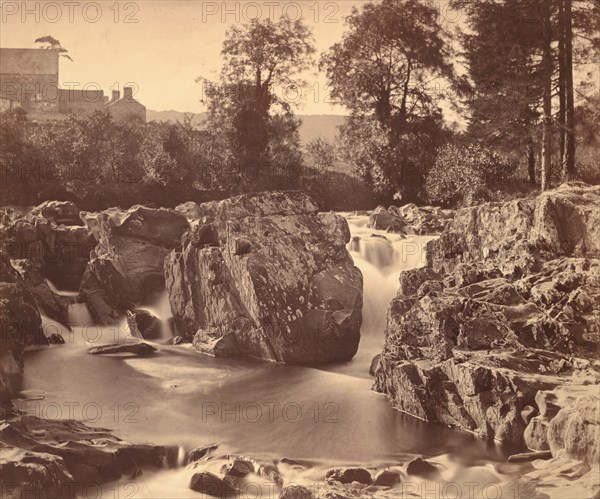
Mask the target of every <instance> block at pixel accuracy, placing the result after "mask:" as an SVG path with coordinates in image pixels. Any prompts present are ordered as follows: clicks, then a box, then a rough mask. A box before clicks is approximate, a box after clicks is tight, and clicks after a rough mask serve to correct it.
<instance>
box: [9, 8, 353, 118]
mask: <svg viewBox="0 0 600 499" xmlns="http://www.w3.org/2000/svg"><path fill="white" fill-rule="evenodd" d="M361 3H363V2H362V1H360V0H358V1H355V0H348V1H337V2H331V1H326V0H323V1H319V2H317V1H314V0H305V1H291V2H287V1H275V0H274V1H269V0H265V1H262V0H259V1H255V2H253V1H242V2H233V1H227V2H222V1H180V0H176V1H173V0H170V1H165V0H143V1H138V2H128V1H121V2H119V3H117V2H115V1H114V0H109V1H100V2H89V1H85V0H83V1H71V2H69V1H56V2H53V1H48V2H27V3H25V2H22V1H14V2H12V1H8V0H2V1H1V3H0V7H1V9H2V10H1V13H0V15H1V16H2V18H1V28H2V29H1V34H0V46H2V47H11V48H18V47H23V48H29V47H30V48H35V47H36V46H37V45H36V44H35V43H34V40H35V39H36V38H38V37H40V36H44V35H52V36H53V37H54V38H57V39H58V40H60V42H61V43H62V45H63V46H64V47H66V48H67V49H68V50H69V54H70V55H71V57H72V58H73V62H71V61H69V60H67V59H64V58H61V60H60V70H59V83H60V85H61V86H63V87H67V86H68V85H67V84H68V83H78V84H79V86H74V85H71V87H72V88H84V85H88V86H87V87H86V88H98V85H99V86H100V87H101V88H102V89H103V90H104V92H105V95H109V96H110V90H111V89H113V88H114V89H116V88H120V89H122V87H123V86H124V85H126V84H127V83H134V84H135V85H137V87H138V88H139V91H138V92H137V93H136V98H137V99H138V100H140V101H141V102H142V103H143V104H144V105H146V107H147V108H149V109H154V110H159V111H160V110H169V109H174V110H177V111H186V112H201V111H203V110H204V109H205V108H204V106H203V104H202V103H201V102H200V99H201V86H200V85H199V84H198V83H196V82H195V79H196V78H197V77H198V76H201V75H202V76H204V77H208V78H209V79H215V77H216V75H217V73H218V70H219V68H220V51H221V46H222V43H223V40H224V37H225V31H226V29H227V28H228V27H229V26H231V25H232V24H234V23H236V22H239V23H243V22H245V21H247V20H249V19H250V18H253V17H257V16H258V15H261V16H262V17H263V18H264V17H273V16H275V17H276V18H279V17H280V16H281V14H282V13H285V14H287V15H288V16H289V17H290V18H292V19H294V18H296V17H297V16H300V15H301V16H302V18H303V19H304V20H305V21H306V22H307V24H309V25H310V26H311V27H312V28H313V32H314V37H315V43H316V47H317V51H318V53H320V52H322V51H323V50H326V49H327V48H329V47H330V46H331V45H332V44H333V43H335V42H336V41H338V40H339V39H340V38H341V36H342V33H343V26H344V23H343V20H344V17H345V16H347V15H348V14H349V13H350V10H351V8H352V6H353V5H360V4H361ZM24 4H25V7H26V8H25V9H24V8H23V5H24ZM117 6H118V8H117ZM135 21H137V22H135ZM317 56H318V54H317ZM304 77H305V79H306V80H307V81H309V84H310V89H309V90H308V91H306V92H304V95H303V96H302V98H301V100H302V101H303V104H302V105H301V106H300V107H299V108H297V112H298V113H300V114H327V113H343V112H344V110H343V108H340V107H337V106H334V105H332V104H330V103H328V100H329V99H328V98H327V91H326V90H327V89H326V79H325V77H324V75H322V74H319V73H318V72H317V70H316V68H315V72H314V73H312V74H306V75H304ZM95 84H96V86H94V85H95Z"/></svg>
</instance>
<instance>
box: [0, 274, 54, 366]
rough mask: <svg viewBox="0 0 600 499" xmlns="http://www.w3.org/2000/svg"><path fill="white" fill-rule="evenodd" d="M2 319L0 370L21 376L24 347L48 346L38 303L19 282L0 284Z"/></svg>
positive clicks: (0, 312)
mask: <svg viewBox="0 0 600 499" xmlns="http://www.w3.org/2000/svg"><path fill="white" fill-rule="evenodd" d="M0 317H2V330H1V331H0V334H1V337H0V370H2V371H3V372H4V373H5V374H6V375H14V374H20V373H22V372H23V351H24V350H25V347H26V346H29V345H47V344H48V340H47V339H46V337H45V336H44V333H43V330H42V319H41V317H40V314H39V312H38V309H37V307H36V304H35V300H34V298H33V296H32V295H31V293H29V291H27V289H26V288H24V287H23V286H22V285H21V284H20V283H18V282H16V283H15V282H13V283H11V282H0Z"/></svg>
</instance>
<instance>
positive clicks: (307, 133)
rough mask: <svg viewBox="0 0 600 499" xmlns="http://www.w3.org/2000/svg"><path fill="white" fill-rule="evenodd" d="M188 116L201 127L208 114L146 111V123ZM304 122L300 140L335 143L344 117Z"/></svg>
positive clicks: (326, 116) (323, 116)
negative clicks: (334, 140) (319, 139)
mask: <svg viewBox="0 0 600 499" xmlns="http://www.w3.org/2000/svg"><path fill="white" fill-rule="evenodd" d="M186 114H191V115H192V116H193V122H194V123H195V124H198V125H200V124H201V123H202V122H203V121H204V120H205V119H206V113H197V114H194V113H183V112H180V111H173V110H169V111H153V110H152V109H148V110H147V111H146V121H173V122H174V121H183V119H184V116H185V115H186ZM298 118H300V119H301V120H302V125H301V126H300V140H301V141H302V144H307V143H309V142H310V141H311V140H314V139H318V138H321V139H325V140H328V141H333V139H334V138H335V136H336V135H337V131H338V130H337V127H338V126H339V125H341V124H342V123H343V122H344V116H341V115H336V114H318V115H298Z"/></svg>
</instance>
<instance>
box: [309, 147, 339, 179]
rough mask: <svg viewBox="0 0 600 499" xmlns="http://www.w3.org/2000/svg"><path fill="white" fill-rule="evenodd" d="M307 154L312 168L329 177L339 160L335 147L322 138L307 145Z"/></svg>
mask: <svg viewBox="0 0 600 499" xmlns="http://www.w3.org/2000/svg"><path fill="white" fill-rule="evenodd" d="M306 152H307V154H308V157H309V159H310V161H311V164H312V166H313V167H314V168H315V169H316V170H317V172H318V173H319V174H321V175H327V172H328V171H330V170H331V169H332V168H333V167H334V166H335V162H336V161H337V158H338V154H337V151H336V147H335V145H334V144H332V143H331V142H328V141H327V140H323V139H321V138H318V139H313V140H311V141H310V142H309V143H308V144H307V145H306Z"/></svg>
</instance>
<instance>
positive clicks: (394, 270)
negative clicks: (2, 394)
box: [21, 215, 507, 498]
mask: <svg viewBox="0 0 600 499" xmlns="http://www.w3.org/2000/svg"><path fill="white" fill-rule="evenodd" d="M347 218H348V221H349V224H350V227H351V232H352V241H351V243H350V244H349V250H350V252H351V254H352V257H353V258H354V261H355V264H356V265H357V266H358V267H359V268H360V270H361V271H362V273H363V276H364V308H363V327H362V330H361V344H360V347H359V352H358V353H357V355H356V356H355V358H354V359H353V360H352V361H350V362H348V363H346V364H337V365H331V366H325V367H321V368H319V369H316V368H308V367H297V366H286V365H278V364H273V363H267V362H259V361H241V360H239V359H236V360H233V359H216V358H212V357H208V356H205V355H201V354H199V353H197V352H195V351H193V350H192V349H191V347H190V346H183V345H178V346H170V345H167V344H166V342H165V340H166V338H168V337H170V335H171V334H172V331H170V330H169V328H168V326H167V325H166V324H167V323H168V321H167V319H168V318H169V316H170V314H171V312H170V308H169V305H168V300H167V299H166V296H161V297H159V298H158V299H157V301H156V302H154V303H152V304H148V305H147V306H145V307H144V306H143V305H142V306H141V308H147V309H148V310H150V311H151V312H152V313H154V314H155V315H157V316H159V317H160V318H161V319H163V321H164V323H165V327H164V330H163V336H164V338H163V339H162V340H160V341H159V342H157V343H156V346H157V347H158V348H159V351H158V352H157V353H156V354H155V355H154V356H152V357H149V358H148V357H146V358H125V357H115V356H101V355H98V356H94V355H88V354H87V352H86V350H87V349H88V348H89V347H90V346H94V345H96V344H98V343H106V342H112V341H115V340H118V339H120V340H123V339H126V338H127V336H128V334H129V331H128V330H127V326H126V322H125V321H123V322H122V323H121V324H120V325H118V326H115V327H104V328H100V327H96V326H95V325H94V324H93V323H92V320H91V317H90V316H89V313H88V311H87V308H86V306H85V305H84V304H74V305H72V306H71V308H70V313H71V317H70V319H71V322H72V323H73V324H75V325H74V326H73V327H72V328H71V330H70V331H69V330H66V329H65V328H64V327H61V326H60V325H58V324H56V323H52V322H51V321H50V320H48V319H44V326H45V327H47V328H57V329H60V330H61V332H62V334H63V336H64V337H65V339H66V341H67V343H66V344H65V345H53V346H50V347H44V348H39V349H34V350H31V351H29V352H27V354H26V359H25V364H26V369H25V375H24V377H23V381H22V383H23V384H22V388H23V397H24V399H27V400H24V401H22V402H21V405H22V408H24V409H26V410H28V412H30V413H32V414H36V415H38V416H41V417H47V418H75V419H80V420H84V421H86V422H88V424H93V425H97V426H102V427H106V428H110V429H113V430H114V431H115V433H116V434H117V435H119V436H120V437H122V438H124V439H126V440H129V441H132V442H153V443H160V444H170V445H177V446H179V447H180V449H181V455H182V456H183V455H184V454H183V453H184V452H185V451H187V450H189V449H191V448H193V447H196V446H198V445H204V444H211V443H218V444H219V449H218V454H220V455H225V454H228V453H230V454H243V455H248V456H252V457H256V458H263V459H271V460H279V459H281V458H284V457H285V458H289V459H297V460H298V459H299V460H304V461H306V462H308V463H309V466H308V468H307V469H304V470H299V469H297V468H295V467H287V466H283V465H282V466H281V471H282V472H283V476H284V479H285V480H286V481H295V480H298V479H300V478H311V479H315V480H317V479H323V478H324V475H325V471H326V470H327V469H329V468H331V467H333V466H338V465H360V466H365V467H372V468H378V469H379V468H385V467H392V468H393V467H398V466H399V465H400V464H401V463H406V462H407V461H408V460H410V459H411V458H412V457H414V456H415V455H422V454H425V455H427V456H431V457H432V459H433V461H436V462H438V463H440V464H441V465H442V466H443V468H444V472H443V474H442V479H441V481H439V482H437V484H432V483H429V484H428V483H426V482H423V480H421V479H418V480H417V481H416V482H415V484H416V485H415V486H417V487H430V489H428V490H431V487H432V486H433V487H436V486H437V487H440V486H443V485H447V484H450V483H453V482H455V483H458V484H467V483H479V484H480V486H482V485H483V484H489V483H494V482H498V481H501V480H506V478H507V477H506V476H501V475H500V474H499V473H498V471H497V469H496V467H495V464H497V463H500V462H503V461H504V460H505V459H506V453H505V452H504V451H503V449H501V448H500V447H499V446H496V445H494V444H490V443H486V442H484V441H482V440H480V439H478V438H476V437H475V436H473V435H470V434H467V433H464V432H459V431H454V430H451V429H448V428H445V427H443V426H440V425H432V424H426V423H423V422H421V421H418V420H416V419H414V418H411V417H409V416H406V415H403V414H401V413H400V412H398V411H396V410H394V409H392V407H391V404H390V402H389V401H388V400H387V398H386V397H385V396H383V395H381V394H377V393H375V392H373V391H371V385H372V382H373V380H372V378H371V377H370V376H369V373H368V370H369V365H370V363H371V359H372V358H373V356H374V355H375V354H377V353H380V352H381V347H382V345H383V339H384V330H385V318H386V310H387V307H388V304H389V302H390V300H391V299H392V297H393V296H394V294H395V293H396V292H397V288H398V275H399V273H400V272H401V271H402V270H404V269H408V268H413V267H417V266H420V265H423V264H424V263H425V262H424V253H423V247H424V243H425V242H426V241H427V240H428V238H425V237H416V238H410V239H402V238H401V237H399V236H395V235H390V234H384V233H382V232H379V231H374V230H372V229H368V228H367V227H366V222H367V219H366V217H359V216H350V215H347ZM223 462H224V461H219V460H216V461H215V462H214V463H213V464H211V465H210V466H212V467H215V469H216V470H217V471H218V466H220V465H221V464H222V463H223ZM193 473H194V470H192V469H190V468H187V467H180V468H178V469H175V470H169V471H161V472H156V473H152V472H146V473H145V474H144V475H142V476H141V477H139V478H137V479H136V480H135V484H134V488H133V489H131V484H130V483H129V482H127V484H125V481H123V482H120V484H117V485H116V486H117V487H121V486H123V487H124V489H123V490H122V492H125V489H128V490H129V492H133V493H132V494H130V495H128V497H140V498H141V497H198V494H197V493H195V492H193V491H191V490H190V489H188V484H189V480H190V477H191V475H192V474H193ZM261 480H262V482H264V479H261ZM407 480H408V479H406V480H405V483H406V481H407ZM440 484H441V485H440ZM109 487H112V485H111V486H109ZM265 487H266V488H265ZM265 487H263V488H262V490H260V494H261V495H262V497H277V495H276V493H275V492H273V491H272V490H269V488H268V486H266V485H265ZM468 487H471V488H473V486H472V485H471V486H468ZM419 490H421V489H419ZM423 490H424V489H423ZM461 490H462V492H461V494H462V496H463V497H465V496H467V495H466V492H465V491H467V490H468V489H466V488H462V489H461ZM253 494H254V495H256V494H255V491H254V490H250V489H249V490H248V491H247V495H248V496H251V495H253ZM467 497H468V496H467Z"/></svg>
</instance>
